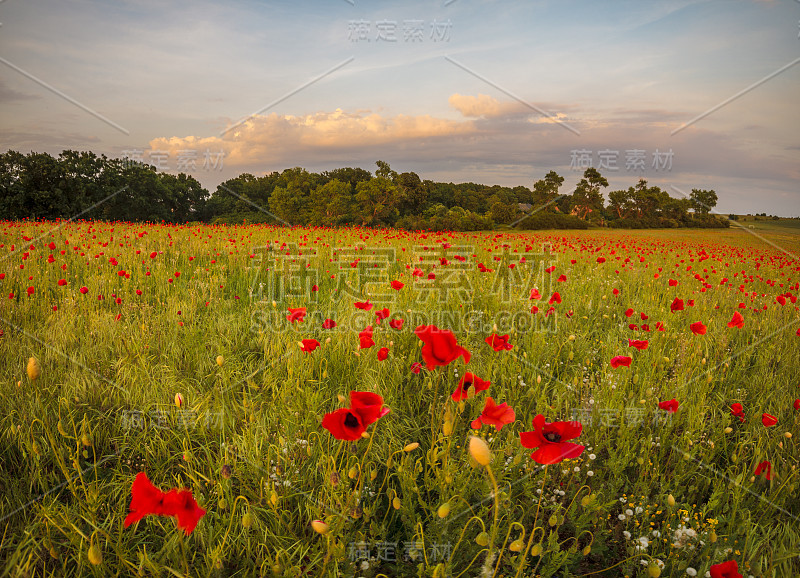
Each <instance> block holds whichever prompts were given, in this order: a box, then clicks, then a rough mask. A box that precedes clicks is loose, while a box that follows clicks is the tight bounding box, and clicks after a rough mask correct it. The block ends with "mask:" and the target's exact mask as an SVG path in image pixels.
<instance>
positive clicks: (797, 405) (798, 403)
mask: <svg viewBox="0 0 800 578" xmlns="http://www.w3.org/2000/svg"><path fill="white" fill-rule="evenodd" d="M792 405H793V406H794V408H795V409H797V410H800V399H796V400H794V403H793V404H792Z"/></svg>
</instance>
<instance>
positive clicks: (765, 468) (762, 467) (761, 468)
mask: <svg viewBox="0 0 800 578" xmlns="http://www.w3.org/2000/svg"><path fill="white" fill-rule="evenodd" d="M762 472H766V474H767V481H770V480H771V479H772V462H769V461H763V462H761V463H760V464H758V467H757V468H756V471H755V473H754V474H753V475H754V476H760V475H761V473H762Z"/></svg>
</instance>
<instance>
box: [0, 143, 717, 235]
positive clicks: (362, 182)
mask: <svg viewBox="0 0 800 578" xmlns="http://www.w3.org/2000/svg"><path fill="white" fill-rule="evenodd" d="M376 165H377V170H376V171H375V174H372V173H371V172H369V171H367V170H364V169H361V168H351V167H346V168H340V169H334V170H330V171H324V172H321V173H313V172H309V171H307V170H306V169H303V168H300V167H296V168H291V169H286V170H284V171H283V172H272V173H269V174H267V175H265V176H261V177H256V176H254V175H252V174H249V173H244V174H241V175H239V176H237V177H236V178H233V179H229V180H227V181H225V182H223V183H221V184H220V185H218V186H217V188H216V190H215V191H214V192H213V194H209V192H208V191H207V190H206V189H205V188H203V187H202V185H201V184H200V183H199V182H198V181H197V180H196V179H195V178H193V177H192V176H189V175H186V174H183V173H180V174H178V175H172V174H169V173H164V172H159V171H157V170H156V168H155V167H153V166H151V165H147V164H143V163H136V162H130V161H128V160H125V159H110V158H107V157H105V156H104V155H101V156H97V155H95V154H94V153H92V152H86V151H80V152H79V151H72V150H65V151H63V152H62V153H61V154H60V155H59V156H58V157H57V158H56V157H53V156H51V155H49V154H47V153H34V152H31V153H30V154H27V155H24V154H22V153H19V152H16V151H8V152H6V153H3V154H0V216H2V218H5V219H49V220H54V219H58V218H62V219H63V218H76V217H77V218H82V219H101V220H120V221H149V222H162V221H163V222H168V223H186V222H197V221H202V222H210V223H242V222H245V221H246V222H249V223H273V224H280V223H282V224H291V225H312V226H316V225H318V226H344V225H359V226H366V227H398V228H404V229H411V230H420V229H436V230H462V231H470V230H486V229H492V228H495V227H497V226H514V227H515V228H521V229H526V228H528V229H544V228H588V227H589V226H608V227H623V228H647V227H719V226H722V227H724V226H727V225H728V222H727V220H726V219H719V218H717V217H715V216H713V215H712V214H711V211H712V209H713V207H714V206H715V205H716V203H717V195H716V193H715V192H714V191H713V190H698V189H692V193H691V195H690V196H689V198H682V199H677V198H673V197H671V196H670V195H669V194H667V192H666V191H663V190H662V189H660V188H659V187H657V186H650V185H649V184H648V182H647V181H646V180H644V179H640V180H639V182H638V183H637V184H636V185H634V186H631V187H629V188H628V189H627V190H618V191H611V192H609V193H608V202H606V198H605V197H604V196H603V192H604V189H606V188H607V187H608V181H607V180H606V178H605V177H603V176H602V175H601V174H600V172H599V171H597V170H596V169H594V168H588V169H586V171H585V172H584V174H583V178H582V179H581V180H580V182H579V183H578V185H577V186H576V187H575V190H574V191H571V192H562V186H563V183H564V177H562V176H560V175H559V174H557V173H556V172H555V171H550V172H548V173H547V174H546V175H545V176H544V177H543V178H542V179H540V180H538V181H536V182H535V183H533V186H532V187H531V188H528V187H525V186H517V187H513V188H511V187H502V186H499V185H493V186H488V185H481V184H476V183H459V184H455V183H443V182H435V181H430V180H422V179H421V178H420V177H419V176H418V175H417V174H416V173H414V172H404V173H397V172H396V171H394V170H392V169H391V167H390V166H389V164H388V163H386V162H384V161H377V163H376Z"/></svg>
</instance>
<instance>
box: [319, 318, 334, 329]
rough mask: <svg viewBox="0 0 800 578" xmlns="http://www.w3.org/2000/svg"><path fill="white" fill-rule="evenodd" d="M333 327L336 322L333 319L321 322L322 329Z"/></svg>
mask: <svg viewBox="0 0 800 578" xmlns="http://www.w3.org/2000/svg"><path fill="white" fill-rule="evenodd" d="M334 327H336V322H335V321H334V320H333V319H326V320H325V321H324V322H323V323H322V328H323V329H333V328H334Z"/></svg>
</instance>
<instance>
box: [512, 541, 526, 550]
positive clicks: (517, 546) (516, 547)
mask: <svg viewBox="0 0 800 578" xmlns="http://www.w3.org/2000/svg"><path fill="white" fill-rule="evenodd" d="M524 545H525V544H524V542H523V541H522V540H521V539H516V540H514V541H513V542H511V544H509V546H508V549H509V550H511V551H512V552H521V551H522V547H523V546H524Z"/></svg>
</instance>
